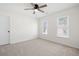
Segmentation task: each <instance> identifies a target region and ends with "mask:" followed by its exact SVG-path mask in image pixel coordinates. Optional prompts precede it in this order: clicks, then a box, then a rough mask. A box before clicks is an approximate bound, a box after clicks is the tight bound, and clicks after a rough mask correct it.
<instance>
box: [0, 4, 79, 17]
mask: <svg viewBox="0 0 79 59" xmlns="http://www.w3.org/2000/svg"><path fill="white" fill-rule="evenodd" d="M38 4H39V5H43V4H47V7H45V8H41V10H44V11H45V13H41V12H39V11H38V12H36V14H33V10H24V9H25V8H29V7H32V6H31V5H30V3H0V10H4V11H8V12H15V13H20V14H24V15H26V16H29V17H33V18H40V17H43V16H46V15H48V14H51V13H54V12H57V11H61V10H64V9H67V8H70V7H73V6H78V5H79V4H78V3H38Z"/></svg>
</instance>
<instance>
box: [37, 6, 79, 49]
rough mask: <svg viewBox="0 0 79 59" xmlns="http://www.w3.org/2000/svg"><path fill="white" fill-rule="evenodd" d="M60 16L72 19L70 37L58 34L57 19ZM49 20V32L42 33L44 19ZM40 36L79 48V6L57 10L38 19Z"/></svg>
mask: <svg viewBox="0 0 79 59" xmlns="http://www.w3.org/2000/svg"><path fill="white" fill-rule="evenodd" d="M59 16H69V21H70V27H69V28H70V37H69V38H59V37H57V36H56V30H57V27H56V21H57V17H59ZM46 19H47V20H48V34H47V35H43V34H42V29H41V28H42V21H43V20H46ZM38 28H39V29H38V31H39V34H38V35H39V38H42V39H45V40H50V41H53V42H57V43H61V44H64V45H68V46H71V47H75V48H79V7H73V8H69V9H66V10H63V11H59V12H56V13H54V14H51V15H49V16H46V17H43V18H40V19H39V20H38Z"/></svg>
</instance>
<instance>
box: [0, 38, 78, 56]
mask: <svg viewBox="0 0 79 59" xmlns="http://www.w3.org/2000/svg"><path fill="white" fill-rule="evenodd" d="M0 55H2V56H6V55H8V56H11V55H12V56H77V55H79V50H78V49H75V48H70V47H67V46H63V45H59V44H56V43H53V42H50V41H47V40H43V39H34V40H29V41H25V42H21V43H17V44H13V45H2V46H0Z"/></svg>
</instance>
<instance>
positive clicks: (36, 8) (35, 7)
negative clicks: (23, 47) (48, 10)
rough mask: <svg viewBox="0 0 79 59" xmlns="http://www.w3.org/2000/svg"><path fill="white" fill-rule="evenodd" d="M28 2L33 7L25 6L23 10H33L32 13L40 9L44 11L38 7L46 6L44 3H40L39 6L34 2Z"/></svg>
mask: <svg viewBox="0 0 79 59" xmlns="http://www.w3.org/2000/svg"><path fill="white" fill-rule="evenodd" d="M30 4H31V5H32V7H33V8H26V9H24V10H34V11H33V14H35V12H36V11H40V12H42V13H44V11H42V10H41V9H40V8H44V7H47V4H44V5H41V6H39V5H38V4H36V3H30Z"/></svg>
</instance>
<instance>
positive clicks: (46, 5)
mask: <svg viewBox="0 0 79 59" xmlns="http://www.w3.org/2000/svg"><path fill="white" fill-rule="evenodd" d="M43 7H47V5H46V4H45V5H42V6H39V8H43Z"/></svg>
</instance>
